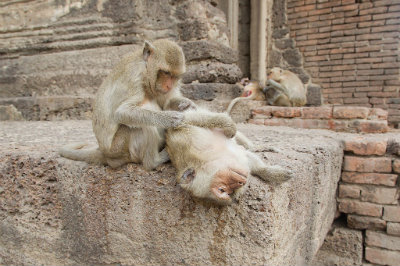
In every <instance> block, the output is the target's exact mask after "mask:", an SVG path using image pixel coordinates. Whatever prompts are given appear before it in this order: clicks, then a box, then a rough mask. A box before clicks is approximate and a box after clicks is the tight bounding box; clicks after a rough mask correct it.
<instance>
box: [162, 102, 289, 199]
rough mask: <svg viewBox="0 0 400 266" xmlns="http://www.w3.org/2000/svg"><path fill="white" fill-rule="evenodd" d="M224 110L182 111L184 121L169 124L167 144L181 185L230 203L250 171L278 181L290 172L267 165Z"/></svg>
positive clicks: (198, 193)
mask: <svg viewBox="0 0 400 266" xmlns="http://www.w3.org/2000/svg"><path fill="white" fill-rule="evenodd" d="M235 132H236V126H235V123H234V122H233V121H232V119H231V118H230V117H229V116H228V114H226V113H212V112H209V111H206V110H202V109H199V108H198V109H196V110H187V111H185V112H184V123H182V124H181V125H180V126H179V127H176V128H169V129H168V130H167V133H166V144H167V150H168V153H169V156H170V158H171V162H172V164H173V165H174V166H175V168H176V170H177V181H178V183H179V184H180V186H181V187H182V188H183V189H185V190H187V191H188V192H190V193H191V194H192V195H193V196H195V197H197V198H202V199H207V200H211V201H214V202H216V203H217V204H221V205H226V204H231V203H232V201H233V200H237V199H238V197H239V196H240V194H241V193H242V192H243V190H244V187H245V184H246V182H247V178H248V176H249V175H250V174H253V175H256V176H258V177H260V178H261V179H263V180H265V181H272V182H273V183H281V182H283V181H286V180H288V179H289V178H291V177H292V173H291V172H290V171H288V170H286V169H283V168H282V167H280V166H268V165H265V164H264V162H263V161H262V160H261V159H260V158H258V156H257V155H256V154H254V153H252V152H250V151H249V150H247V148H248V147H249V146H250V145H252V144H251V141H250V140H248V139H247V138H246V137H245V136H244V135H243V134H241V133H240V132H236V134H235Z"/></svg>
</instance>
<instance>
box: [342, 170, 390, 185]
mask: <svg viewBox="0 0 400 266" xmlns="http://www.w3.org/2000/svg"><path fill="white" fill-rule="evenodd" d="M342 181H344V182H347V183H355V184H371V185H385V186H391V187H394V186H396V181H397V175H394V174H380V173H357V172H343V173H342Z"/></svg>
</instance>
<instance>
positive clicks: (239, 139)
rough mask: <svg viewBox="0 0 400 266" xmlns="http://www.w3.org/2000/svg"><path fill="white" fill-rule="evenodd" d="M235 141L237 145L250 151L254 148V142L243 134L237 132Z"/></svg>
mask: <svg viewBox="0 0 400 266" xmlns="http://www.w3.org/2000/svg"><path fill="white" fill-rule="evenodd" d="M235 140H236V143H237V144H239V145H240V146H243V147H245V148H246V149H248V150H249V149H252V148H253V147H254V144H253V142H251V140H249V139H248V138H247V137H246V136H245V135H243V133H242V132H239V131H236V135H235Z"/></svg>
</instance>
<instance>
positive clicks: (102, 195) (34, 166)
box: [0, 121, 343, 265]
mask: <svg viewBox="0 0 400 266" xmlns="http://www.w3.org/2000/svg"><path fill="white" fill-rule="evenodd" d="M239 129H240V130H241V131H242V132H243V133H244V134H246V135H247V136H248V137H249V138H250V139H252V140H253V141H254V143H255V147H256V152H257V153H258V155H259V156H262V157H263V159H264V161H266V163H269V164H279V165H282V166H284V167H288V168H290V169H292V170H293V171H294V172H295V173H296V176H295V177H294V178H293V179H292V180H290V181H289V182H287V183H285V184H282V185H280V186H276V187H272V186H270V185H269V184H267V183H264V182H262V181H260V180H259V179H257V178H255V177H251V178H250V180H249V187H248V189H247V191H246V192H245V194H244V195H243V197H242V199H241V200H240V202H239V203H238V204H234V205H231V206H226V207H217V206H213V205H211V204H210V203H205V202H201V201H198V200H196V199H193V198H191V197H190V196H189V195H188V194H186V193H185V192H184V191H183V190H182V189H180V188H179V187H178V186H177V185H176V182H175V179H174V172H175V171H174V169H173V167H172V166H171V165H169V164H166V165H163V166H161V167H160V168H159V169H157V170H156V171H152V172H146V171H144V170H143V169H142V168H141V167H140V166H137V165H135V164H130V165H127V166H125V167H122V168H120V169H116V170H113V169H110V168H109V167H104V166H97V165H88V164H86V163H83V162H76V161H70V160H67V159H65V158H60V157H59V156H58V154H57V153H56V150H57V149H58V147H60V146H61V145H64V144H66V143H73V142H78V141H87V142H89V143H94V137H93V135H92V130H91V122H90V121H63V122H61V121H52V122H1V124H0V146H1V149H0V169H1V170H0V175H1V178H0V194H1V197H0V221H1V222H0V235H1V236H2V237H1V238H0V258H1V260H0V263H1V264H31V265H32V264H34V265H37V264H45V265H56V264H57V265H76V264H79V265H93V264H121V265H303V264H307V263H308V262H310V261H311V260H312V259H313V257H314V255H315V254H316V252H317V250H318V249H319V247H320V245H321V244H322V243H323V240H324V238H325V235H326V233H327V232H328V230H329V229H330V227H331V223H332V221H333V218H334V214H335V211H336V200H335V195H336V186H337V182H338V179H339V177H340V171H341V163H342V157H343V154H342V148H341V144H340V142H339V141H336V140H335V139H334V138H331V137H327V136H323V135H319V134H313V133H312V132H311V131H307V130H305V131H304V132H303V131H299V130H296V129H289V128H273V127H271V128H266V127H263V126H256V125H239Z"/></svg>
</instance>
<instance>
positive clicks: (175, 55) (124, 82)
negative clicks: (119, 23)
mask: <svg viewBox="0 0 400 266" xmlns="http://www.w3.org/2000/svg"><path fill="white" fill-rule="evenodd" d="M184 72H185V57H184V54H183V52H182V49H181V48H180V47H179V46H178V45H177V44H176V43H174V42H172V41H168V40H157V41H155V42H154V43H153V44H151V43H149V42H145V44H144V47H143V48H142V49H139V50H137V51H135V52H133V53H131V54H128V55H126V56H125V57H124V58H123V59H122V60H121V61H120V62H119V63H118V64H117V66H116V67H115V68H114V69H113V70H112V72H111V74H110V75H109V76H108V77H107V78H106V79H105V80H104V82H103V83H102V85H101V87H100V89H99V91H98V93H97V96H96V99H95V103H94V107H93V131H94V134H95V136H96V139H97V142H98V145H99V146H98V148H96V149H85V148H84V146H82V145H77V146H76V145H75V146H67V147H64V148H62V149H61V150H60V154H61V155H62V156H64V157H67V158H69V159H73V160H80V161H86V162H90V163H101V164H108V165H110V166H111V167H118V166H121V165H123V164H125V163H128V162H134V163H142V164H143V166H144V167H145V168H146V169H148V170H151V169H154V168H155V167H157V166H158V165H159V164H161V163H163V162H165V161H167V160H168V159H169V158H168V154H167V152H166V151H165V150H162V151H161V152H160V150H161V148H162V147H163V146H164V142H165V138H164V130H165V129H166V128H173V127H176V126H178V125H180V124H181V123H182V119H183V115H182V113H180V112H177V110H183V109H185V108H189V107H191V106H194V104H193V103H192V102H191V101H190V100H189V99H187V98H184V97H182V95H181V93H180V91H179V80H180V77H181V75H182V74H183V73H184ZM166 106H169V108H170V107H171V106H173V107H175V108H170V109H175V110H176V111H162V110H163V109H164V108H165V107H166Z"/></svg>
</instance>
